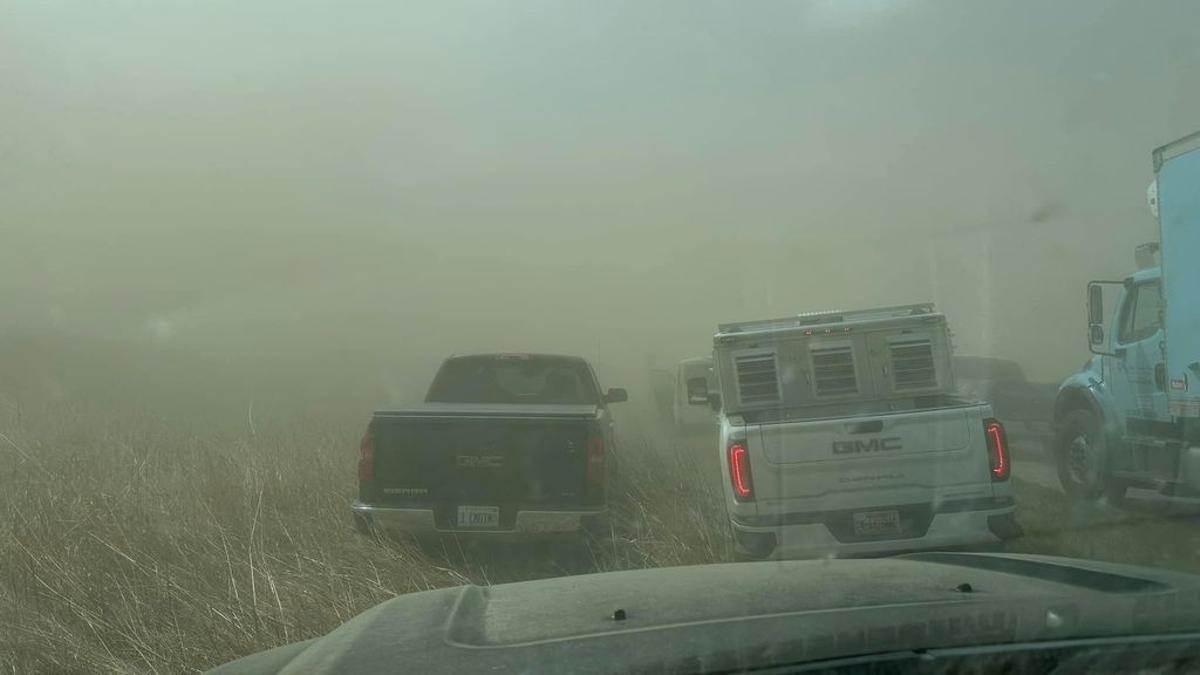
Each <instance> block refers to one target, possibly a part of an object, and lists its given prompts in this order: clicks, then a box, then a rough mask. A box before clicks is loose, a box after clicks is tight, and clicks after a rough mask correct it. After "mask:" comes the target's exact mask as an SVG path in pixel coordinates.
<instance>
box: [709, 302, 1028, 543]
mask: <svg viewBox="0 0 1200 675" xmlns="http://www.w3.org/2000/svg"><path fill="white" fill-rule="evenodd" d="M713 350H714V359H715V363H716V370H717V380H718V383H719V387H720V391H719V393H715V394H714V395H713V396H711V397H710V400H711V403H712V404H713V405H714V406H716V407H719V408H720V415H719V419H720V448H719V451H720V452H721V454H722V456H723V460H724V461H722V463H721V464H722V470H723V473H724V479H725V480H724V483H725V497H726V499H725V504H726V510H727V512H728V514H729V518H730V521H731V524H732V527H733V533H734V538H735V551H736V552H737V554H738V556H739V557H743V558H764V557H820V556H831V555H832V556H837V555H859V554H881V553H894V552H899V551H903V550H914V549H927V548H943V547H951V546H967V545H978V544H995V543H999V542H1000V541H1002V540H1004V539H1006V538H1008V537H1011V536H1015V535H1016V534H1017V533H1018V532H1019V529H1018V527H1017V525H1016V521H1015V519H1014V502H1013V494H1012V488H1011V486H1010V485H1009V482H1008V479H1009V473H1010V470H1011V465H1010V458H1009V455H1008V448H1007V440H1006V437H1005V432H1004V427H1003V426H1002V425H1001V424H1000V423H999V422H998V421H997V420H995V419H993V418H992V411H991V407H990V406H989V405H988V404H986V403H981V402H978V401H976V400H973V399H966V398H963V397H960V396H958V395H956V394H955V393H954V391H955V390H954V377H953V373H952V370H951V367H950V364H951V360H950V339H949V334H948V331H947V328H946V320H945V317H944V316H943V315H942V314H940V313H936V312H934V310H933V306H932V305H929V304H921V305H907V306H902V307H888V308H882V309H876V310H864V311H856V312H826V313H819V314H809V315H800V316H795V317H788V318H784V319H773V320H767V321H752V322H744V323H734V324H722V325H721V326H720V327H719V328H718V331H717V333H716V335H715V336H714V338H713Z"/></svg>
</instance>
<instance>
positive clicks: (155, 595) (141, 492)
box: [0, 405, 728, 673]
mask: <svg viewBox="0 0 1200 675" xmlns="http://www.w3.org/2000/svg"><path fill="white" fill-rule="evenodd" d="M3 415H4V416H3V419H2V420H0V433H3V437H0V509H2V518H3V522H4V523H5V527H4V528H3V529H2V530H0V664H3V666H4V668H5V669H6V670H8V671H10V672H20V673H24V672H56V673H59V672H67V673H69V672H80V673H83V672H87V673H94V672H120V673H125V672H171V673H174V672H192V671H196V670H202V669H204V668H207V667H211V666H213V665H215V664H218V663H221V662H223V661H226V660H229V659H232V658H235V657H237V656H241V655H244V654H247V653H250V652H253V651H257V650H260V649H264V648H267V647H271V646H275V645H279V644H283V643H286V642H290V641H296V640H301V639H305V638H308V637H312V636H315V635H320V634H323V633H326V632H328V631H329V630H331V629H332V628H333V627H334V626H336V625H337V624H338V623H340V622H341V621H343V620H345V619H346V618H348V617H350V616H352V615H354V614H356V613H358V612H360V611H362V610H363V609H365V608H367V607H369V606H371V605H374V604H376V603H378V602H381V601H383V600H385V599H387V598H389V597H392V596H393V595H396V594H398V593H407V592H413V591H420V590H426V589H431V588H437V587H443V586H447V585H455V584H460V583H464V582H475V583H498V582H503V581H511V580H516V579H526V578H536V577H540V576H549V575H556V574H563V573H575V572H586V571H595V570H612V569H624V568H630V567H643V566H661V565H671V564H686V563H697V562H707V561H710V560H715V559H725V558H727V557H728V556H727V554H728V551H727V543H726V537H725V533H724V529H723V528H724V527H725V525H724V513H723V511H721V508H722V507H721V504H720V501H719V495H717V494H716V493H714V491H713V490H714V488H715V486H716V484H714V483H712V482H711V481H709V480H706V479H705V477H704V475H703V470H702V468H701V466H702V465H698V464H697V463H696V462H690V461H687V458H686V457H685V456H683V455H681V454H676V453H672V452H656V451H655V449H654V448H653V445H652V443H651V442H650V441H648V440H638V439H635V440H634V441H633V442H631V443H630V444H629V445H628V446H627V447H626V448H625V454H624V456H623V460H624V461H623V462H622V466H623V467H624V469H625V470H624V471H622V472H621V474H620V475H621V478H620V480H619V481H618V485H617V488H616V490H617V493H618V494H617V496H616V499H615V500H614V501H615V510H616V511H617V518H616V519H614V525H613V528H612V530H611V532H609V534H608V535H607V536H602V537H596V538H594V539H592V540H590V541H589V542H587V543H586V544H585V545H584V546H583V547H582V551H581V550H580V549H581V547H574V548H572V549H571V550H569V551H564V549H561V548H558V547H551V548H546V547H538V546H524V547H521V546H514V547H494V546H493V547H476V546H470V545H468V546H461V547H460V546H459V543H460V542H452V544H451V545H450V546H449V547H447V548H445V549H438V548H437V547H428V546H427V547H425V548H422V547H418V546H416V545H413V544H409V543H396V542H386V543H385V542H377V541H372V540H370V539H367V538H363V537H360V536H358V535H356V534H355V533H354V532H353V530H352V528H351V527H350V521H349V516H348V509H347V507H348V504H349V501H350V499H351V498H352V496H353V494H354V489H355V486H354V478H353V471H354V452H355V450H354V449H355V448H356V440H357V436H358V433H359V431H360V428H359V423H360V422H361V420H350V421H337V420H333V421H324V422H322V421H316V420H312V419H311V418H310V419H307V420H297V421H295V422H292V423H287V424H284V423H274V424H270V425H267V424H258V425H256V429H255V432H254V433H251V432H250V431H249V430H248V429H247V430H245V431H242V432H235V433H227V434H224V435H220V434H216V433H211V432H202V433H195V432H190V431H188V430H186V428H183V427H181V425H177V424H172V423H170V422H164V421H162V420H157V419H153V418H149V417H137V416H123V417H120V418H113V417H111V416H109V415H106V414H103V410H96V409H93V410H85V409H82V408H79V407H66V406H61V405H60V406H55V407H49V408H46V409H43V410H41V411H39V412H38V413H36V414H31V413H30V412H29V411H28V410H25V411H22V413H21V415H20V416H19V418H18V416H17V415H16V414H15V412H14V411H13V410H12V409H11V407H8V408H5V412H4V414H3Z"/></svg>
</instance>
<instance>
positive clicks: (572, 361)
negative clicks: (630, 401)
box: [352, 354, 626, 537]
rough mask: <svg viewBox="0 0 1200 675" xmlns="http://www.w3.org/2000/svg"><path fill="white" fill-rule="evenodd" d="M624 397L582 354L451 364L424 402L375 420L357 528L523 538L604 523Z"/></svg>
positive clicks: (362, 466)
mask: <svg viewBox="0 0 1200 675" xmlns="http://www.w3.org/2000/svg"><path fill="white" fill-rule="evenodd" d="M625 399H626V393H625V390H624V389H610V390H608V392H607V393H603V392H602V391H601V389H600V386H599V384H598V383H597V380H596V375H595V372H594V371H593V370H592V367H591V366H590V365H589V364H588V363H587V361H585V360H583V359H582V358H578V357H572V356H554V355H546V354H482V355H473V356H455V357H451V358H449V359H447V360H446V361H445V362H444V363H443V364H442V366H441V368H440V369H439V370H438V373H437V375H436V376H435V377H434V380H433V383H432V384H431V385H430V388H429V393H428V394H427V395H426V397H425V404H424V405H423V406H418V407H413V408H406V409H393V410H380V411H376V412H375V414H374V415H373V417H372V419H371V422H370V424H369V425H368V427H367V431H366V433H365V434H364V435H363V439H362V443H361V445H360V451H359V462H358V480H359V490H358V499H357V500H355V502H354V504H353V506H352V511H353V516H354V523H355V526H356V528H357V529H358V530H359V531H360V532H364V533H365V532H370V531H372V530H373V529H375V528H380V529H385V530H393V531H400V532H406V533H412V534H420V533H438V532H445V533H457V534H465V533H470V534H473V535H480V536H496V537H499V536H504V535H516V536H518V537H519V536H523V535H534V534H543V533H544V534H550V533H557V532H573V531H577V530H580V529H581V528H583V527H585V526H588V525H591V524H598V523H600V522H602V521H603V520H604V519H605V518H606V517H607V509H608V507H607V496H608V495H607V490H606V485H607V483H608V479H609V478H610V476H611V475H612V474H613V472H614V470H615V460H614V457H613V452H612V449H613V444H614V433H613V420H612V415H611V413H610V411H609V404H610V403H616V402H619V401H624V400H625Z"/></svg>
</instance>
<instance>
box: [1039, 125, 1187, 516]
mask: <svg viewBox="0 0 1200 675" xmlns="http://www.w3.org/2000/svg"><path fill="white" fill-rule="evenodd" d="M1198 150H1200V134H1193V135H1192V136H1188V137H1185V138H1183V139H1180V140H1179V141H1176V142H1174V143H1170V144H1168V145H1165V146H1163V147H1161V148H1159V149H1157V150H1155V151H1154V168H1155V173H1156V177H1155V181H1154V183H1152V184H1151V187H1150V189H1149V191H1148V197H1149V201H1150V207H1151V212H1152V213H1153V214H1154V215H1155V216H1156V217H1157V219H1158V223H1159V241H1158V242H1152V243H1148V244H1143V245H1141V246H1139V247H1138V248H1137V250H1136V251H1135V259H1136V261H1137V263H1138V267H1139V269H1138V270H1137V271H1136V272H1134V273H1133V274H1130V275H1129V276H1127V277H1126V278H1124V279H1121V280H1116V281H1103V280H1101V281H1092V282H1090V283H1089V284H1088V287H1087V314H1088V330H1087V338H1088V348H1089V350H1090V351H1091V353H1092V357H1091V358H1090V359H1089V360H1088V362H1087V364H1086V365H1085V367H1084V368H1083V369H1082V370H1081V371H1080V372H1078V373H1076V374H1074V375H1072V376H1071V377H1070V378H1068V379H1067V380H1066V381H1065V382H1063V384H1062V386H1061V387H1060V388H1059V392H1058V396H1057V398H1056V401H1055V406H1054V419H1055V433H1056V443H1055V454H1056V463H1057V466H1058V474H1059V480H1060V482H1061V483H1062V486H1063V489H1064V490H1065V491H1066V492H1067V493H1068V494H1071V495H1074V496H1077V497H1081V498H1084V499H1098V498H1108V499H1109V500H1112V501H1117V500H1120V499H1122V498H1123V497H1124V496H1125V494H1126V491H1127V490H1128V488H1130V487H1141V488H1153V489H1157V490H1159V491H1161V492H1163V493H1164V494H1167V495H1185V494H1186V495H1188V496H1195V495H1197V494H1200V422H1198V420H1200V297H1197V294H1198V293H1200V265H1198V264H1197V262H1200V189H1197V188H1198V187H1200V151H1198ZM1156 254H1157V255H1158V256H1159V257H1160V258H1161V260H1160V261H1158V262H1156V261H1155V260H1154V257H1155V255H1156Z"/></svg>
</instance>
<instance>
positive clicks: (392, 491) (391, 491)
mask: <svg viewBox="0 0 1200 675" xmlns="http://www.w3.org/2000/svg"><path fill="white" fill-rule="evenodd" d="M383 493H384V494H385V495H409V496H418V495H427V494H429V490H426V489H425V488H383Z"/></svg>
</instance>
